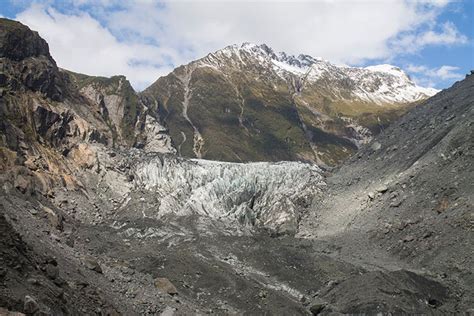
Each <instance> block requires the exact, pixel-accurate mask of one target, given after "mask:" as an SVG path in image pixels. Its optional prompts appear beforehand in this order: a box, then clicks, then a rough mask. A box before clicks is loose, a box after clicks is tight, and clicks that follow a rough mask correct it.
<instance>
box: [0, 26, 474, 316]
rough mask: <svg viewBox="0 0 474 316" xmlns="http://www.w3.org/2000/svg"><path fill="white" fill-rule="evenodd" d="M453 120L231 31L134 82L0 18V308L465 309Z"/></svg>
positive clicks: (470, 111) (446, 95)
mask: <svg viewBox="0 0 474 316" xmlns="http://www.w3.org/2000/svg"><path fill="white" fill-rule="evenodd" d="M473 119H474V76H473V75H468V76H466V79H464V80H462V81H459V82H456V83H455V84H454V85H453V86H452V87H451V88H448V89H446V90H443V91H440V92H438V91H436V90H434V89H430V88H423V87H419V86H417V85H416V84H415V83H414V82H413V81H412V80H411V79H410V78H409V76H407V75H406V74H405V73H404V72H403V71H402V70H401V69H399V68H397V67H394V66H390V65H378V66H371V67H366V68H352V67H348V66H342V65H334V64H331V63H330V62H328V61H325V60H323V59H321V58H313V57H310V56H307V55H299V56H290V55H287V54H285V53H276V52H274V51H273V50H272V49H271V48H269V47H267V46H266V45H254V44H248V43H245V44H242V45H233V46H228V47H226V48H224V49H222V50H219V51H217V52H214V53H211V54H209V55H207V56H205V57H204V58H201V59H199V60H196V61H193V62H191V63H189V64H188V65H184V66H180V67H178V68H176V69H175V70H174V71H172V72H171V73H170V74H169V75H167V76H164V77H161V78H158V79H157V81H156V82H155V83H153V84H152V85H151V86H150V87H148V88H147V89H145V90H144V91H142V92H139V93H137V92H136V91H134V89H133V88H132V86H131V85H130V83H129V82H128V81H127V79H126V78H125V77H123V76H114V77H111V78H104V77H95V76H88V75H84V74H79V73H75V72H72V71H69V70H65V69H61V68H59V67H58V66H57V64H56V62H55V60H54V59H53V57H52V56H51V55H50V52H49V47H48V44H47V43H46V41H44V40H43V39H42V38H41V37H40V36H39V35H38V33H36V32H34V31H32V30H30V29H29V28H28V27H26V26H25V25H23V24H21V23H19V22H16V21H12V20H8V19H0V315H163V316H170V315H205V314H217V315H346V314H350V315H365V314H367V315H375V314H381V315H394V314H396V315H399V314H402V315H405V314H418V315H445V314H463V313H467V314H469V313H473V312H474V310H473V307H474V299H473V298H474V261H473V260H474V213H473V210H474V207H473V206H474V183H473V181H472V179H473V178H474V167H473V164H474V157H473V149H474V120H473Z"/></svg>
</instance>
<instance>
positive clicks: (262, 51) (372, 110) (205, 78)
mask: <svg viewBox="0 0 474 316" xmlns="http://www.w3.org/2000/svg"><path fill="white" fill-rule="evenodd" d="M436 92H437V90H435V89H430V88H423V87H419V86H417V85H416V84H415V83H414V82H413V81H412V80H411V79H410V77H409V76H408V75H406V74H405V73H404V72H403V71H402V70H401V69H399V68H397V67H395V66H391V65H378V66H372V67H366V68H354V67H348V66H337V65H334V64H332V63H330V62H328V61H326V60H324V59H322V58H314V57H311V56H308V55H298V56H293V55H289V54H286V53H283V52H280V53H277V52H275V51H274V50H273V49H271V48H270V47H268V46H267V45H265V44H262V45H255V44H251V43H244V44H241V45H231V46H227V47H225V48H224V49H221V50H218V51H216V52H214V53H211V54H208V55H207V56H205V57H204V58H201V59H199V60H196V61H193V62H191V63H189V64H188V65H185V66H181V67H178V68H177V69H175V70H174V71H173V72H172V73H170V74H169V75H167V76H165V77H162V78H159V79H158V80H157V81H156V82H155V83H154V84H152V85H151V86H150V87H149V88H147V89H146V90H145V91H144V92H143V93H142V95H143V96H144V97H145V99H148V106H149V107H153V106H154V107H155V109H156V110H157V111H158V112H159V116H160V117H161V118H162V120H163V123H164V124H166V125H167V126H168V127H169V129H170V134H171V137H172V139H173V141H174V143H175V145H176V146H177V148H178V151H179V152H180V153H181V155H183V156H187V157H198V158H208V159H216V160H224V161H240V162H241V161H261V160H266V161H268V160H270V161H278V160H309V161H316V162H318V163H320V164H326V165H334V164H337V163H338V162H339V161H341V160H342V159H345V158H346V157H348V156H349V155H350V154H351V153H353V152H354V151H355V150H356V149H357V148H358V147H359V146H360V145H361V144H363V143H366V142H368V141H369V140H370V139H371V138H372V136H373V135H374V134H377V133H378V132H379V131H380V130H381V129H383V128H384V127H385V126H386V125H388V124H389V123H390V122H391V121H393V120H394V119H395V118H397V117H399V116H400V115H401V114H402V113H404V112H405V111H406V110H407V109H408V108H409V107H411V106H413V105H414V104H416V103H417V102H420V101H422V100H424V99H426V98H428V97H430V96H432V95H434V94H435V93H436Z"/></svg>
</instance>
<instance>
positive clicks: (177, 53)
mask: <svg viewBox="0 0 474 316" xmlns="http://www.w3.org/2000/svg"><path fill="white" fill-rule="evenodd" d="M0 4H1V6H0V16H3V17H7V18H11V19H15V20H18V21H20V22H22V23H24V24H26V25H28V26H29V27H30V28H31V29H33V30H36V31H38V32H39V34H40V35H41V36H42V37H43V38H44V39H46V41H47V42H48V43H49V47H50V51H51V55H52V56H53V58H54V59H55V60H56V62H57V64H58V65H59V66H60V67H62V68H65V69H68V70H72V71H76V72H80V73H85V74H88V75H100V76H107V77H109V76H113V75H118V74H121V75H125V76H127V78H128V79H129V80H130V82H131V83H132V85H133V86H134V88H135V89H136V90H143V89H144V88H146V87H147V86H149V85H150V84H151V83H153V82H154V81H155V80H156V79H158V77H160V76H163V75H166V74H168V73H169V72H170V71H172V70H173V69H174V68H175V67H177V66H179V65H182V64H187V63H189V62H190V61H192V60H195V59H198V58H201V57H204V56H205V55H207V54H208V53H210V52H213V51H216V50H218V49H221V48H224V47H226V46H228V45H232V44H239V43H243V42H251V43H255V44H263V43H265V44H267V45H268V46H270V47H272V48H273V49H274V50H275V51H284V52H286V53H290V54H296V55H298V54H308V55H311V56H313V57H322V58H324V59H326V60H329V61H331V62H333V63H336V64H346V65H350V66H358V67H365V66H369V65H375V64H381V63H389V64H393V65H395V66H398V67H400V68H402V69H403V70H404V71H406V72H407V73H408V74H409V75H410V76H411V78H412V79H413V80H414V81H415V82H416V83H417V84H418V85H421V86H425V87H435V88H438V89H442V88H446V87H449V86H451V85H452V84H453V83H454V82H455V81H457V80H460V79H462V78H464V76H465V74H466V73H468V72H469V71H470V70H471V69H474V1H471V0H464V1H461V0H458V1H450V0H314V1H311V0H286V1H282V0H240V1H236V0H220V1H219V0H129V1H123V0H122V1H120V0H37V1H26V0H0Z"/></svg>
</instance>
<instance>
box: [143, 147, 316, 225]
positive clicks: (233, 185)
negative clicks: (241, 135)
mask: <svg viewBox="0 0 474 316" xmlns="http://www.w3.org/2000/svg"><path fill="white" fill-rule="evenodd" d="M134 174H135V185H136V186H137V188H140V189H141V190H143V189H144V190H146V191H148V192H150V193H151V194H153V195H154V197H155V198H157V200H159V201H160V202H159V205H157V206H156V208H155V209H154V210H153V211H152V214H153V215H152V216H153V217H154V218H156V219H161V218H163V217H165V216H168V217H169V216H172V217H174V216H190V215H198V216H199V217H204V218H208V219H210V220H213V221H217V222H222V223H223V224H226V225H228V224H232V225H234V226H240V227H247V228H250V229H252V228H256V227H260V228H265V229H268V230H271V231H274V232H278V233H290V232H294V231H295V230H296V226H297V221H298V216H299V214H300V212H301V211H302V210H303V209H304V208H305V207H307V206H308V205H309V202H310V200H311V197H312V196H314V195H315V194H317V192H318V191H319V188H320V187H321V186H323V185H325V182H324V181H323V177H322V175H321V174H322V171H321V169H320V168H319V167H318V166H316V165H314V164H309V163H303V162H276V163H271V162H255V163H229V162H220V161H209V160H201V159H184V158H180V157H176V156H154V157H150V158H149V159H143V160H142V161H141V162H139V163H138V164H137V165H136V166H135V170H134Z"/></svg>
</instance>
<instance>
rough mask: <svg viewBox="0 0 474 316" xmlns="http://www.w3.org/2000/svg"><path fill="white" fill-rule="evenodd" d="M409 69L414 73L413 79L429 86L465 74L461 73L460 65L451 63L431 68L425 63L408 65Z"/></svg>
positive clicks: (460, 77) (456, 78) (459, 77)
mask: <svg viewBox="0 0 474 316" xmlns="http://www.w3.org/2000/svg"><path fill="white" fill-rule="evenodd" d="M407 71H408V72H409V73H411V74H412V77H413V80H415V82H416V83H417V84H419V85H424V86H429V87H432V86H434V85H435V84H436V83H439V82H442V81H447V80H459V79H462V78H463V74H461V73H459V67H455V66H449V65H444V66H441V67H438V68H430V67H427V66H424V65H408V67H407Z"/></svg>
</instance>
